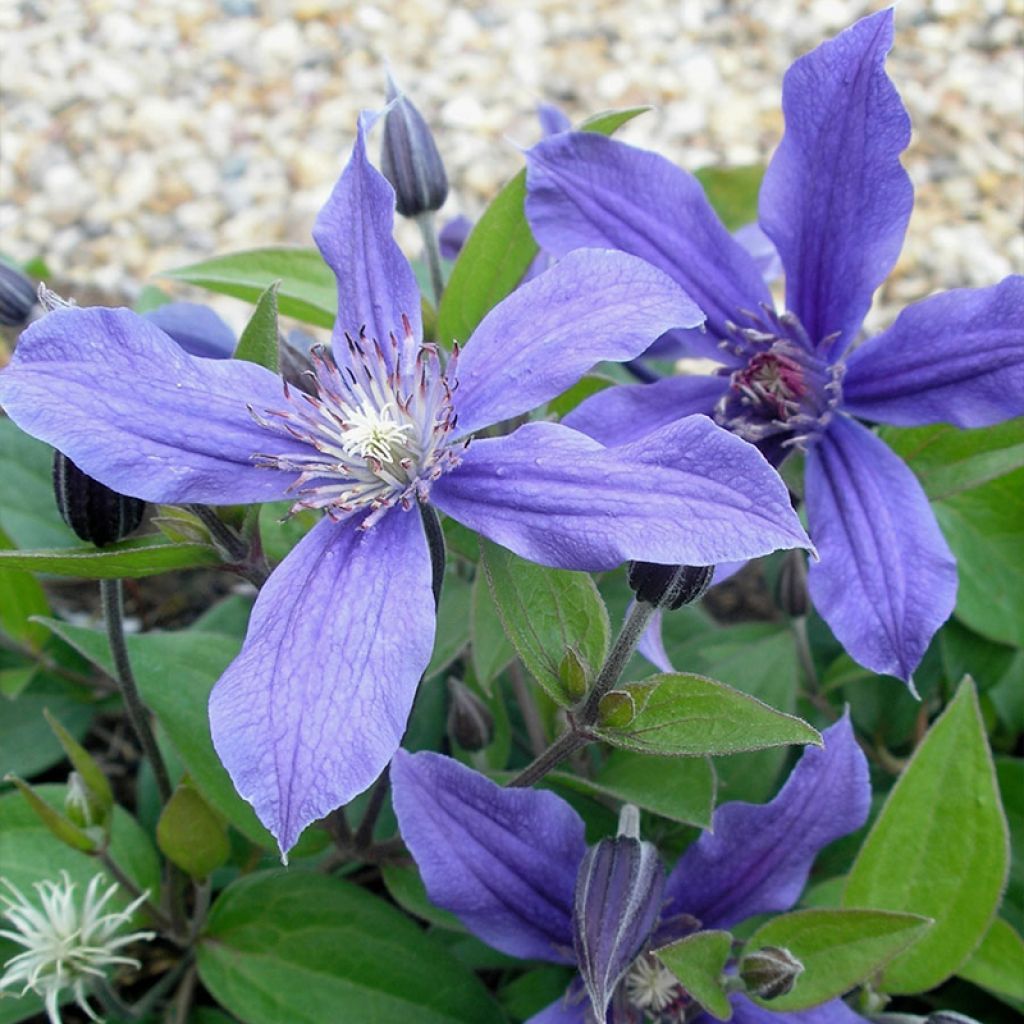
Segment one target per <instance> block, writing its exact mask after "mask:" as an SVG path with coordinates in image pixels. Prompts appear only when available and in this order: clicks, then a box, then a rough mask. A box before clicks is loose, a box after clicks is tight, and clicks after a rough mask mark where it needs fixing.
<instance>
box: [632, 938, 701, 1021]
mask: <svg viewBox="0 0 1024 1024" xmlns="http://www.w3.org/2000/svg"><path fill="white" fill-rule="evenodd" d="M622 992H623V994H624V996H625V1002H626V1003H627V1006H628V1009H627V1010H626V1016H627V1019H632V1020H636V1021H637V1022H638V1024H639V1022H640V1021H643V1022H644V1024H685V1022H686V1021H689V1020H693V1019H694V1018H695V1017H696V1016H698V1015H699V1014H700V1013H701V1012H702V1010H701V1007H700V1006H699V1005H698V1004H697V1003H695V1002H694V1001H693V999H692V998H691V996H690V994H689V992H687V991H686V989H685V988H683V986H682V985H680V984H679V981H678V980H677V979H676V977H675V975H673V974H672V972H671V971H669V970H667V969H666V968H665V967H664V966H663V965H662V963H661V961H659V960H658V958H657V957H656V956H654V954H653V953H644V954H642V955H641V956H639V957H637V959H636V960H635V961H633V966H632V967H630V969H629V970H628V971H627V972H626V976H625V978H623V979H622Z"/></svg>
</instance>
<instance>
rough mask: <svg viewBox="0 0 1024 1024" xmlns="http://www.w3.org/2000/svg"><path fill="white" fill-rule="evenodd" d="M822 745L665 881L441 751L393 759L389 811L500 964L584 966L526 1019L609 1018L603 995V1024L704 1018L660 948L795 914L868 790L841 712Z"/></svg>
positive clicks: (571, 1021)
mask: <svg viewBox="0 0 1024 1024" xmlns="http://www.w3.org/2000/svg"><path fill="white" fill-rule="evenodd" d="M823 738H824V741H825V746H824V748H823V749H817V748H808V749H807V750H805V751H804V753H803V755H802V756H801V758H800V761H799V762H798V763H797V765H796V767H795V768H794V769H793V772H792V774H791V775H790V777H789V779H788V780H787V781H786V783H785V785H784V786H783V787H782V789H781V790H780V791H779V793H778V795H777V796H776V797H775V799H774V800H772V801H771V802H770V803H767V804H747V803H740V802H734V803H727V804H723V805H722V806H721V807H719V808H718V809H717V810H716V811H715V814H714V819H713V831H710V832H705V833H703V834H702V835H701V836H700V838H699V839H698V840H697V841H696V842H695V843H694V844H693V845H692V846H690V847H689V848H688V849H687V850H686V851H685V852H684V853H683V855H682V857H681V858H680V859H679V861H678V863H677V864H676V865H675V867H674V868H673V869H672V871H671V872H670V873H669V875H668V878H667V879H665V878H664V877H663V874H662V872H661V869H660V868H658V869H657V870H654V869H652V867H651V857H652V854H653V855H654V856H656V853H654V851H653V848H652V847H651V846H650V844H648V843H639V842H638V841H637V840H635V839H633V840H632V841H631V842H627V843H624V842H623V839H622V837H621V836H620V839H619V840H615V841H610V840H602V841H601V842H600V843H598V844H597V846H596V847H591V848H590V849H589V850H588V848H587V845H586V842H585V840H584V835H583V821H582V819H581V818H580V816H579V815H578V814H577V813H576V812H575V811H574V810H573V809H572V808H571V807H570V806H569V805H568V804H567V803H566V802H565V801H564V800H562V799H561V798H560V797H558V796H556V795H555V794H554V793H551V792H548V791H545V790H527V789H503V788H501V787H500V786H498V785H496V784H495V783H493V782H491V781H490V780H489V779H487V778H485V777H484V776H482V775H479V774H477V773H476V772H474V771H471V770H470V769H469V768H466V767H465V766H464V765H462V764H460V763H459V762H457V761H454V760H452V759H451V758H446V757H442V756H441V755H439V754H432V753H419V754H407V753H405V752H404V751H399V752H398V753H397V754H396V755H395V760H394V761H393V762H392V765H391V783H392V787H393V788H392V793H393V797H394V805H395V813H396V814H397V816H398V824H399V829H400V831H401V834H402V838H403V839H404V840H405V843H406V845H407V846H408V847H409V850H410V851H411V853H412V855H413V857H414V858H415V860H416V863H417V865H418V866H419V869H420V873H421V875H422V876H423V881H424V884H425V885H426V888H427V893H428V894H429V896H430V898H431V900H432V901H433V902H434V903H435V904H437V906H439V907H443V908H444V909H445V910H449V911H451V912H452V913H453V914H455V915H456V916H457V917H458V918H459V920H460V921H462V923H463V924H464V925H465V926H466V927H467V928H468V929H469V930H470V931H471V932H472V933H473V934H474V935H476V936H477V937H478V938H479V939H482V940H483V941H484V942H486V943H488V944H489V945H491V946H493V947H494V948H495V949H498V950H501V952H503V953H507V954H509V955H510V956H515V957H522V958H524V959H531V960H544V961H547V962H549V963H556V964H568V965H574V966H578V967H579V969H580V971H581V974H582V978H581V979H580V980H578V981H576V982H574V983H573V984H572V985H571V986H570V988H569V990H568V991H567V993H566V995H565V997H564V998H563V999H561V1000H559V1001H558V1002H557V1003H555V1004H553V1005H551V1006H549V1007H548V1008H547V1009H546V1010H543V1011H541V1012H540V1013H538V1014H536V1015H535V1016H533V1017H531V1018H530V1020H529V1021H528V1022H527V1024H593V1022H594V1021H596V1020H604V1019H605V1017H604V1016H603V1015H601V1014H600V1011H598V1013H597V1014H596V1015H595V1013H594V1009H593V1007H594V1000H595V998H596V1000H597V1001H598V1002H604V1003H605V1005H606V1006H608V1007H609V1009H608V1015H607V1020H608V1021H609V1024H684V1022H685V1024H690V1022H694V1021H708V1022H710V1020H711V1018H710V1017H709V1016H707V1015H705V1014H702V1013H701V1011H700V1007H699V1005H697V1004H695V1002H694V1000H693V998H692V997H691V996H690V995H689V993H687V992H686V991H685V990H684V989H683V988H682V986H681V985H680V984H679V983H678V981H676V979H675V978H674V976H673V975H671V974H670V973H669V972H668V971H667V970H666V969H665V968H664V967H663V966H662V965H661V963H660V962H659V961H658V960H657V958H656V957H655V956H654V955H653V952H652V951H653V950H655V949H657V948H659V947H660V946H664V945H667V944H669V943H671V942H673V941H675V940H677V939H679V938H681V937H683V936H684V935H686V934H690V933H692V932H694V931H697V930H699V929H702V928H708V929H714V928H731V927H733V926H734V925H736V924H739V923H740V922H741V921H744V920H745V919H746V918H748V917H752V916H754V915H755V914H765V913H777V912H781V911H785V910H788V909H790V908H791V907H792V906H793V904H795V903H796V901H797V900H798V899H799V897H800V894H801V893H802V892H803V889H804V886H805V885H806V882H807V877H808V874H809V872H810V869H811V866H812V864H813V863H814V859H815V857H816V856H817V854H818V851H819V850H821V849H822V848H823V847H824V846H826V845H827V844H828V843H831V842H832V841H833V840H835V839H838V838H839V837H841V836H844V835H847V834H848V833H850V832H853V831H854V830H856V829H858V828H860V827H861V826H862V825H863V824H864V822H865V821H866V820H867V816H868V809H869V806H870V802H871V788H870V783H869V781H868V768H867V761H866V760H865V758H864V755H863V753H862V752H861V750H860V747H859V746H858V745H857V742H856V740H855V739H854V736H853V730H852V728H851V726H850V721H849V718H848V716H844V717H843V718H842V719H841V720H840V721H838V722H837V723H836V724H835V725H833V726H832V727H831V728H829V729H827V730H826V731H825V732H824V734H823ZM609 844H613V846H612V847H611V848H610V847H609ZM633 844H635V846H633ZM615 845H617V846H618V847H619V848H618V849H615V848H614V846H615ZM630 846H633V848H632V849H630ZM623 847H625V848H624V849H623ZM658 911H660V913H658ZM798 984H799V982H798ZM730 1001H731V1002H732V1005H733V1018H732V1019H733V1021H735V1022H736V1024H771V1022H773V1021H776V1022H779V1024H782V1022H786V1021H788V1022H791V1024H857V1022H862V1020H863V1019H862V1018H861V1017H860V1016H858V1015H857V1014H855V1013H854V1012H853V1011H852V1010H850V1009H849V1008H848V1007H847V1006H846V1005H845V1004H844V1003H843V1002H842V1001H841V1000H838V999H835V1000H831V1001H830V1002H828V1003H825V1004H824V1005H822V1006H820V1007H817V1008H815V1009H811V1010H806V1011H801V1012H799V1013H790V1014H785V1013H782V1014H776V1013H772V1012H771V1011H769V1010H766V1009H764V1008H762V1007H760V1006H758V1005H756V1004H755V1003H753V1002H752V1001H751V1000H750V999H748V998H747V997H746V996H745V995H742V994H734V995H732V996H731V997H730ZM609 1004H610V1005H609Z"/></svg>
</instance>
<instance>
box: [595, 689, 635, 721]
mask: <svg viewBox="0 0 1024 1024" xmlns="http://www.w3.org/2000/svg"><path fill="white" fill-rule="evenodd" d="M634 718H636V701H635V700H633V695H632V694H631V693H630V692H629V691H628V690H609V691H608V692H607V693H606V694H605V695H604V696H603V697H602V698H601V699H600V700H599V701H598V703H597V724H598V725H599V726H600V727H601V728H602V729H625V728H626V726H627V725H629V724H630V722H632V721H633V719H634Z"/></svg>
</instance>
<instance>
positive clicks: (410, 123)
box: [381, 75, 448, 217]
mask: <svg viewBox="0 0 1024 1024" xmlns="http://www.w3.org/2000/svg"><path fill="white" fill-rule="evenodd" d="M388 102H389V106H388V111H387V114H385V115H384V145H383V148H382V149H381V170H382V171H383V172H384V177H385V178H387V179H388V181H389V182H390V183H391V187H392V188H393V189H394V190H395V205H396V207H397V209H398V212H399V213H400V214H402V216H403V217H417V216H419V215H420V214H421V213H427V212H428V211H434V210H440V209H441V207H442V206H444V201H445V199H447V198H448V176H447V175H446V174H445V171H444V164H443V163H442V162H441V154H440V153H439V152H438V151H437V145H436V143H435V142H434V136H433V135H432V134H431V132H430V129H429V128H428V127H427V122H426V121H424V120H423V115H422V114H420V112H419V111H418V110H417V109H416V107H415V106H413V104H412V102H411V101H410V100H409V98H408V97H407V96H405V95H404V94H400V93H399V91H398V88H397V86H396V85H395V83H394V80H393V79H392V78H391V76H390V75H388Z"/></svg>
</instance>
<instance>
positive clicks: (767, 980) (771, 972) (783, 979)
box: [740, 946, 804, 999]
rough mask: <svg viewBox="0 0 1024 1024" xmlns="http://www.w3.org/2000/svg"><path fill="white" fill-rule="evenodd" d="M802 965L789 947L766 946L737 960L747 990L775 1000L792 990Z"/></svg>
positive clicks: (755, 994) (802, 967)
mask: <svg viewBox="0 0 1024 1024" xmlns="http://www.w3.org/2000/svg"><path fill="white" fill-rule="evenodd" d="M803 971H804V965H803V964H802V963H800V961H799V960H797V958H796V957H795V956H793V954H792V953H790V951H789V950H788V949H782V948H781V947H779V946H765V947H764V948H763V949H758V950H755V951H754V952H753V953H748V954H747V955H746V956H745V957H744V958H743V959H742V960H741V961H740V977H741V978H742V979H743V984H744V985H746V986H747V992H749V993H750V994H751V995H752V996H757V997H758V998H759V999H778V998H779V996H784V995H786V993H787V992H792V991H793V986H794V985H795V984H796V979H797V978H799V977H800V975H801V974H803Z"/></svg>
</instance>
